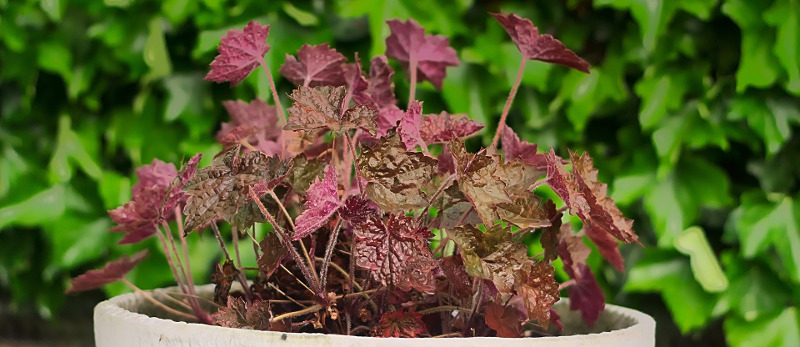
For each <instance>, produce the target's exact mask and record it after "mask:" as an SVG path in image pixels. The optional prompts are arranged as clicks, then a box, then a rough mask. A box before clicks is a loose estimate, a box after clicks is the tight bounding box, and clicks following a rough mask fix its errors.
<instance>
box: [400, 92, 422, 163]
mask: <svg viewBox="0 0 800 347" xmlns="http://www.w3.org/2000/svg"><path fill="white" fill-rule="evenodd" d="M421 120H422V103H421V102H419V101H416V100H414V101H412V102H411V103H410V104H409V105H408V111H406V114H405V116H404V117H403V119H401V120H400V125H399V126H398V127H397V132H398V133H400V138H402V139H403V143H404V144H405V145H406V149H407V150H409V151H410V150H412V149H414V148H416V147H417V146H418V145H419V146H420V148H427V147H428V145H427V144H426V143H425V141H424V140H422V136H420V133H419V126H420V121H421Z"/></svg>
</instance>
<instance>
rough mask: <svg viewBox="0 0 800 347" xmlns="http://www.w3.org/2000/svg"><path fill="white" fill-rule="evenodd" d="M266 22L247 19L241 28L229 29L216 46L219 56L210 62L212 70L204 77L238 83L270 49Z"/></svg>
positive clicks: (210, 79)
mask: <svg viewBox="0 0 800 347" xmlns="http://www.w3.org/2000/svg"><path fill="white" fill-rule="evenodd" d="M268 35H269V25H263V26H262V25H261V24H259V23H258V22H254V21H250V23H247V25H246V26H245V27H244V30H243V31H238V30H230V31H228V33H227V34H225V36H223V37H222V42H221V44H220V45H219V47H217V51H219V55H217V57H216V58H214V61H213V62H211V71H209V72H208V75H206V77H205V80H207V81H214V82H217V83H222V82H230V83H231V86H235V85H237V84H239V82H241V81H243V80H244V79H245V77H247V75H249V74H250V73H251V72H253V70H255V68H256V67H258V65H259V64H260V63H261V62H262V61H263V60H264V55H265V54H267V52H268V51H269V45H267V36H268Z"/></svg>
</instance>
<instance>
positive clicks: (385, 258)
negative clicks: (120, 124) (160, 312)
mask: <svg viewBox="0 0 800 347" xmlns="http://www.w3.org/2000/svg"><path fill="white" fill-rule="evenodd" d="M492 15H493V16H494V17H495V18H496V19H497V21H498V22H499V23H500V25H502V26H503V27H504V28H505V29H506V31H507V32H508V33H509V34H510V35H511V39H512V40H513V41H514V43H515V44H516V46H517V48H519V51H520V52H521V53H522V56H523V58H524V59H522V62H521V64H520V66H519V71H518V75H517V77H516V81H515V82H514V84H513V87H512V89H511V91H510V94H509V97H508V100H507V102H506V104H505V107H504V109H503V113H502V115H501V117H500V123H499V124H498V126H497V131H496V133H495V135H494V138H493V141H492V143H491V144H490V145H489V147H488V148H484V149H481V150H480V151H478V152H477V153H470V152H468V151H467V150H466V148H465V145H464V142H463V139H464V138H467V137H470V136H473V135H475V134H476V133H478V132H479V131H480V130H481V129H482V128H483V125H481V124H478V123H477V122H474V121H472V120H469V119H468V118H467V117H466V115H462V114H456V115H453V114H449V113H447V112H441V113H438V114H426V113H424V112H423V103H422V101H420V100H417V99H416V98H415V87H416V84H417V83H419V82H422V81H429V82H431V83H432V84H433V85H434V86H436V87H437V88H439V87H441V85H442V80H443V79H444V78H445V74H446V73H445V72H446V68H447V67H448V66H454V65H458V64H459V59H458V56H457V54H456V52H455V50H453V49H452V48H451V47H450V46H449V40H448V39H447V38H444V37H442V36H437V35H426V34H425V31H424V29H423V28H422V27H421V26H419V24H417V22H415V21H414V20H407V21H399V20H391V21H389V22H388V25H389V28H390V29H391V35H390V36H389V37H388V38H386V46H387V49H386V56H377V57H374V58H372V59H371V60H370V62H369V72H368V73H367V74H365V73H364V72H363V71H362V67H361V62H360V61H359V59H358V56H356V57H355V61H354V62H353V63H347V62H346V58H345V57H344V56H343V55H342V54H340V53H339V52H337V51H336V50H335V49H331V48H329V47H328V45H327V44H321V45H317V46H309V45H304V46H303V47H302V48H301V49H300V51H299V52H298V53H297V57H294V56H290V55H287V56H286V61H285V63H284V64H283V66H281V68H280V73H281V74H282V75H283V76H284V77H286V78H287V79H288V80H289V81H291V82H292V83H294V84H296V85H297V88H296V89H294V90H293V91H291V93H290V94H289V98H290V99H291V100H292V105H291V107H289V108H288V109H287V110H286V112H284V110H283V109H282V107H281V105H280V104H279V103H276V105H275V106H270V105H268V104H267V103H266V102H264V101H262V100H259V99H256V100H253V101H251V102H249V103H248V102H244V101H240V100H237V101H226V102H224V106H225V108H226V109H227V111H228V113H229V114H230V116H231V121H230V122H228V123H223V124H222V126H221V129H220V131H219V133H218V134H217V139H218V141H219V142H220V143H221V144H222V145H223V147H224V148H223V150H222V151H221V152H220V153H219V154H217V155H216V157H215V158H214V159H213V161H212V162H211V164H210V165H209V166H207V167H203V168H197V166H198V163H199V161H200V155H196V156H194V157H192V158H191V159H189V160H188V161H187V163H185V164H184V165H183V168H182V169H181V170H180V171H179V170H176V169H175V167H174V166H173V165H172V164H167V163H163V162H161V161H159V160H154V161H153V163H152V164H150V165H147V166H144V167H142V168H140V169H138V170H137V175H138V177H139V181H138V183H137V184H136V185H135V186H134V187H133V198H132V200H131V201H130V202H129V203H127V204H125V205H124V206H121V207H119V208H117V209H115V210H112V211H109V214H110V215H111V217H112V219H113V220H114V221H115V222H116V223H117V224H118V226H116V227H115V228H114V229H113V231H118V232H122V233H124V236H123V238H122V240H121V241H120V243H134V242H139V241H141V240H143V239H145V238H148V237H151V236H153V235H155V236H156V237H158V239H159V240H160V244H161V245H162V246H163V251H164V254H165V255H166V259H167V261H168V262H169V264H170V268H171V269H172V272H173V275H174V276H175V279H176V280H177V283H178V286H179V287H180V289H181V291H182V292H183V295H181V296H179V297H176V298H174V300H172V302H171V305H170V306H167V305H165V304H163V303H160V302H158V301H156V300H153V299H152V298H151V297H150V296H149V295H147V294H145V293H142V294H144V295H145V296H146V297H147V298H148V299H150V300H151V301H153V303H155V304H156V305H158V306H160V307H162V308H163V309H165V310H167V311H169V312H171V313H173V314H175V315H178V316H180V317H183V318H185V319H187V320H192V321H199V322H202V323H207V324H218V325H221V326H225V327H236V328H250V329H261V330H275V331H286V332H323V333H331V334H349V335H372V336H384V337H387V336H394V337H420V336H465V337H466V336H501V337H521V336H523V334H524V332H525V331H526V330H527V331H531V330H532V329H530V328H533V327H535V326H538V327H541V328H545V329H546V328H547V327H548V325H549V324H551V323H552V324H554V325H555V326H560V322H559V317H558V315H557V314H556V312H555V311H554V310H552V309H551V307H552V305H553V304H554V303H555V302H556V301H557V300H558V299H559V296H560V295H559V292H560V291H562V290H565V291H566V292H567V293H568V296H569V298H570V307H571V309H573V310H580V312H581V314H582V317H583V318H584V320H585V321H586V322H587V323H588V324H589V325H592V324H594V323H595V321H597V319H598V316H599V315H600V313H601V312H602V311H603V308H604V297H603V292H602V291H601V290H600V287H599V286H598V284H597V282H596V280H595V277H594V275H593V274H592V271H591V270H590V268H589V266H588V265H587V264H586V258H587V256H588V255H589V253H590V248H589V247H588V246H587V245H586V244H585V243H584V241H583V236H584V235H585V236H587V237H588V238H589V240H591V241H592V242H594V244H595V245H596V246H597V249H598V250H599V252H600V254H601V255H602V256H603V257H604V258H605V259H606V260H607V261H609V262H610V263H611V264H613V265H614V266H615V267H616V268H617V269H618V270H620V271H622V270H623V262H622V258H621V256H620V253H619V251H618V249H617V241H616V240H615V239H617V240H620V241H622V242H626V243H630V242H638V241H637V237H636V235H635V234H634V233H633V231H632V229H631V227H632V221H631V220H629V219H626V218H624V217H623V216H622V214H621V213H620V211H619V209H617V207H616V206H615V205H614V202H613V201H612V200H611V199H610V198H609V197H608V196H607V195H606V185H605V184H603V183H600V182H598V181H597V170H596V169H595V168H594V167H593V164H592V159H591V158H590V157H589V155H588V154H586V153H583V154H578V153H574V152H572V151H570V152H569V160H564V159H562V158H561V157H559V156H558V155H557V154H556V152H555V151H554V150H552V149H551V150H550V151H545V152H542V153H540V152H538V151H537V147H536V145H535V144H530V143H528V142H525V141H522V140H520V139H519V137H518V136H517V135H516V134H515V132H514V130H513V129H511V128H509V127H508V126H506V125H505V120H506V116H507V115H508V112H509V108H510V106H511V103H512V101H513V99H514V95H515V94H516V91H517V88H518V86H519V84H520V78H521V76H522V73H523V70H524V67H525V64H526V63H527V62H528V60H540V61H544V62H549V63H556V64H561V65H564V66H567V67H570V68H574V69H577V70H580V71H583V72H586V73H589V64H588V63H586V62H585V61H584V60H583V59H581V58H580V57H578V56H577V55H576V54H575V53H573V52H572V51H570V50H569V49H567V48H566V47H565V46H564V45H563V44H562V43H561V42H559V41H558V40H556V39H555V38H553V37H552V36H550V35H540V34H539V32H538V29H537V28H536V27H535V26H534V25H533V24H532V23H531V21H530V20H528V19H524V18H520V17H518V16H516V15H514V14H505V13H502V14H492ZM268 34H269V25H261V24H259V23H256V22H250V23H249V24H248V25H247V26H246V27H245V28H244V30H243V31H230V32H228V34H227V35H225V36H224V37H223V38H222V44H221V45H220V46H219V55H218V56H217V57H216V59H214V61H213V62H212V63H211V71H210V72H209V73H208V75H207V76H206V79H207V80H210V81H215V82H229V83H230V84H231V85H232V86H233V85H236V84H237V83H239V82H241V81H242V80H243V79H244V78H245V77H247V76H248V75H249V74H250V73H251V72H252V71H253V70H255V69H256V68H258V67H259V66H263V67H264V71H265V72H266V73H267V75H268V78H269V81H270V86H271V91H272V100H278V91H277V90H276V89H275V84H274V81H273V78H272V76H271V75H270V72H269V71H270V70H269V68H268V67H267V64H266V62H265V60H264V55H265V54H266V53H267V51H268V50H269V49H270V47H269V45H267V43H266V41H267V36H268ZM388 59H393V60H395V61H397V62H399V63H400V65H402V66H403V68H404V69H405V71H406V74H407V75H408V76H409V79H410V92H409V97H408V100H409V102H408V104H407V107H405V108H403V107H401V105H399V104H398V100H397V98H396V97H395V93H394V87H393V84H392V76H393V74H394V71H393V70H392V68H391V66H390V64H389V63H388ZM286 113H288V117H287V115H286ZM498 145H501V147H499V148H498ZM433 153H438V155H434V154H433ZM499 153H502V154H499ZM566 163H571V166H572V170H571V171H568V170H567V169H566V167H565V164H566ZM541 185H548V186H550V187H551V188H552V190H553V191H554V192H555V193H556V194H557V195H558V197H560V198H561V199H562V200H563V202H564V203H565V205H566V206H565V207H564V208H561V209H558V208H556V204H555V203H554V202H553V201H551V200H548V199H543V198H541V197H539V196H538V195H536V194H535V193H534V191H535V189H536V188H537V187H539V186H541ZM565 211H569V213H571V214H573V215H577V216H578V217H579V218H580V219H581V220H582V221H583V223H582V224H583V229H582V230H581V231H579V232H575V230H573V228H572V226H571V225H570V224H568V223H562V219H563V218H562V215H563V213H564V212H565ZM173 221H175V223H174V224H172V225H173V226H177V233H173V231H172V229H171V227H170V223H171V222H173ZM221 222H227V223H228V224H230V226H231V233H230V234H231V237H232V238H233V241H234V243H233V244H234V245H235V246H238V239H239V238H245V239H247V238H249V239H251V240H252V244H253V252H255V255H256V259H258V267H257V268H256V267H244V266H243V265H242V262H241V260H240V258H241V257H240V253H239V252H240V250H239V249H238V247H236V248H235V250H236V253H235V254H234V255H233V256H231V254H229V253H228V251H227V249H226V247H225V241H224V240H223V235H227V230H226V231H225V232H224V233H223V232H221V231H220V229H219V228H218V224H219V223H221ZM256 223H266V225H267V229H268V230H269V232H268V233H267V234H266V236H264V237H262V238H261V239H257V238H256V233H255V229H254V228H253V226H254V225H255V224H256ZM206 229H211V232H213V234H214V236H215V237H216V238H217V240H218V241H219V244H220V247H221V249H222V252H223V255H224V260H223V261H222V262H221V263H220V264H219V265H218V266H217V268H216V271H215V273H214V274H213V276H212V278H211V281H212V282H213V283H214V284H215V285H216V287H215V291H214V302H215V303H216V304H217V305H218V307H217V309H215V310H212V311H215V312H206V311H204V309H203V308H202V307H201V305H200V303H199V301H198V300H199V299H198V298H197V295H196V292H195V288H194V284H193V282H192V277H191V276H190V275H189V272H190V269H189V263H188V260H187V258H188V257H187V250H186V237H187V236H188V235H189V234H191V233H192V232H194V231H198V232H199V231H202V230H206ZM176 234H177V235H176ZM528 234H534V235H538V239H539V240H540V242H541V245H542V247H543V249H544V252H543V254H538V255H534V256H533V257H531V256H529V254H528V246H526V245H525V244H524V243H522V241H521V240H522V239H523V238H525V236H526V235H528ZM434 235H436V236H434ZM176 239H177V240H178V241H176ZM529 239H530V238H529ZM145 256H146V253H139V254H136V255H135V256H133V257H131V258H123V259H120V260H117V261H114V262H112V263H110V264H108V265H107V266H106V267H105V268H103V269H102V270H93V271H89V272H88V273H86V274H84V275H81V276H78V277H77V278H75V279H74V280H73V283H72V287H71V288H70V289H69V291H79V290H86V289H91V288H97V287H99V286H102V285H104V284H107V283H109V282H112V281H117V280H121V281H124V282H125V283H126V284H128V285H129V286H131V287H132V288H134V289H135V288H136V287H135V286H133V284H131V283H130V282H128V281H127V280H125V279H124V275H125V274H126V273H127V272H128V271H130V270H131V269H132V268H133V267H134V266H135V265H136V264H137V263H138V262H139V261H141V260H142V259H143V258H144V257H145ZM556 258H561V260H562V261H563V264H564V269H565V272H566V273H567V274H568V275H569V278H570V279H569V280H568V281H567V282H565V283H562V284H559V283H557V282H556V281H555V279H554V276H553V273H554V270H553V266H552V265H551V264H552V262H553V261H554V260H555V259H556ZM246 274H248V275H249V276H246ZM248 278H249V279H248ZM233 282H239V283H241V284H242V287H243V291H242V292H238V291H235V292H231V286H232V283H233ZM135 290H136V291H137V292H141V291H139V290H138V289H135Z"/></svg>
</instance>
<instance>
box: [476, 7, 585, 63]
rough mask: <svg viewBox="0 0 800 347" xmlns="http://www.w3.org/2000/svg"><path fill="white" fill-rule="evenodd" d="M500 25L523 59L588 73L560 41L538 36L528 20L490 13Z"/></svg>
mask: <svg viewBox="0 0 800 347" xmlns="http://www.w3.org/2000/svg"><path fill="white" fill-rule="evenodd" d="M491 15H492V16H494V18H495V19H497V21H498V22H500V25H502V26H503V28H505V29H506V31H507V32H508V34H509V35H511V40H512V41H514V44H515V45H517V48H518V49H519V51H520V52H521V53H522V56H523V57H525V59H534V60H541V61H544V62H548V63H555V64H560V65H564V66H567V67H571V68H573V69H575V70H578V71H583V72H585V73H589V66H590V65H589V63H587V62H586V61H585V60H583V59H581V58H580V57H578V55H577V54H575V52H573V51H571V50H569V49H567V47H565V46H564V44H563V43H561V41H558V40H557V39H555V38H554V37H553V36H552V35H547V34H544V35H539V28H537V27H535V26H534V25H533V23H532V22H531V21H530V19H527V18H520V17H519V16H517V15H515V14H513V13H511V14H509V13H492V14H491Z"/></svg>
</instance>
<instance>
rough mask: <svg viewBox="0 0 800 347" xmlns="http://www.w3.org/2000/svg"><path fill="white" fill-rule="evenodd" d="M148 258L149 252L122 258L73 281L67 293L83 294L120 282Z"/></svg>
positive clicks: (145, 251)
mask: <svg viewBox="0 0 800 347" xmlns="http://www.w3.org/2000/svg"><path fill="white" fill-rule="evenodd" d="M145 257H147V250H146V249H145V250H142V251H139V252H138V253H136V254H134V255H133V256H132V257H128V256H122V258H120V259H117V260H115V261H112V262H110V263H108V264H106V266H104V267H103V269H101V270H89V271H87V272H86V273H85V274H83V275H80V276H78V277H75V278H73V279H72V284H71V285H70V286H69V288H67V291H66V293H67V294H69V293H74V292H81V291H84V290H90V289H95V288H100V287H102V286H104V285H106V284H109V283H112V282H116V281H119V280H121V279H123V278H125V275H126V274H127V273H128V272H130V271H131V270H133V268H134V267H136V265H137V264H139V262H141V261H142V260H144V258H145Z"/></svg>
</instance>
